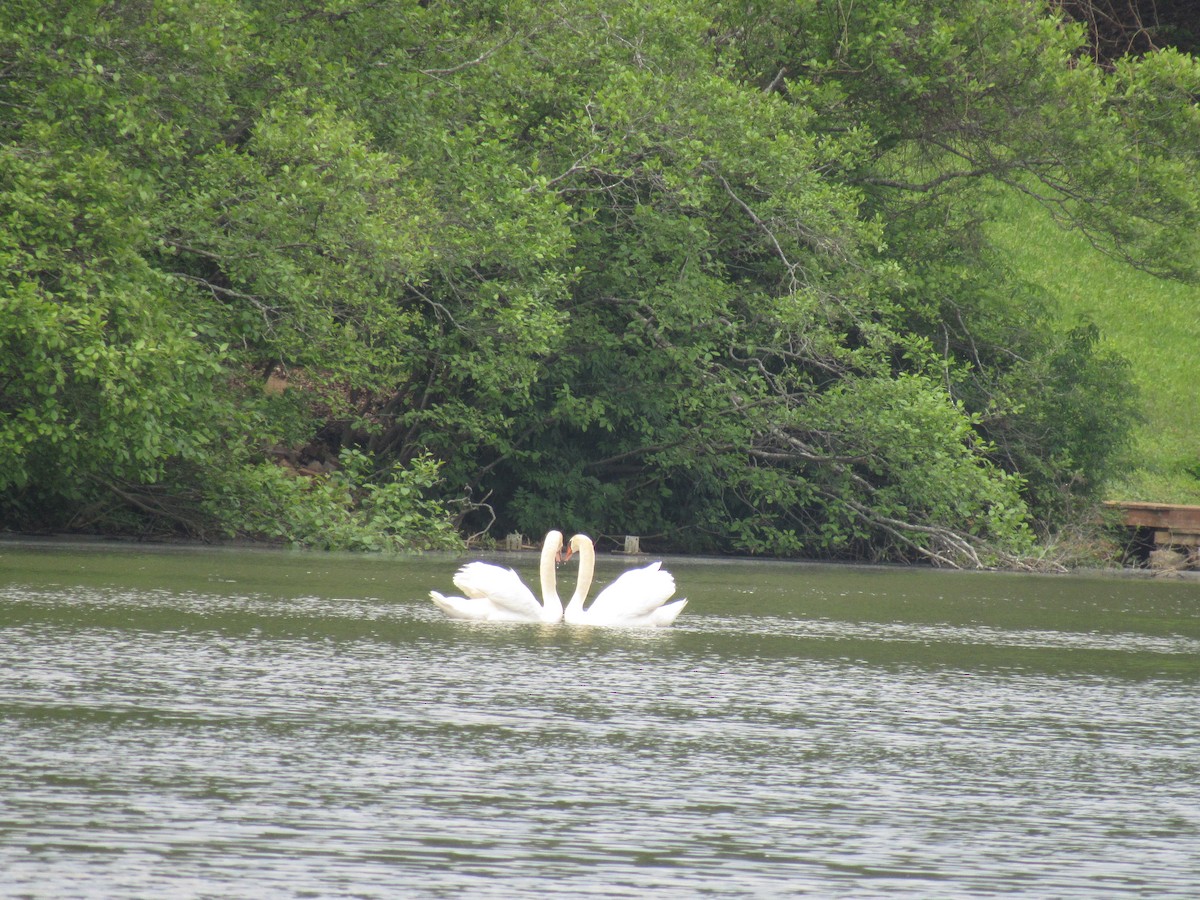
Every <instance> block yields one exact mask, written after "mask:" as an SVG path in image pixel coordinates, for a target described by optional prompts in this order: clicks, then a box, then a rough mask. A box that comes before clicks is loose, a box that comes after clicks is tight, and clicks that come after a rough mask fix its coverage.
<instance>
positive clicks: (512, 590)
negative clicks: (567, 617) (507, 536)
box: [429, 531, 563, 623]
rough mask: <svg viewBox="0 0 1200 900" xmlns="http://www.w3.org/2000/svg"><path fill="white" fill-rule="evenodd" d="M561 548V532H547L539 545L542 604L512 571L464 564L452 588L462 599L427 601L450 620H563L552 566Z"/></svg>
mask: <svg viewBox="0 0 1200 900" xmlns="http://www.w3.org/2000/svg"><path fill="white" fill-rule="evenodd" d="M562 546H563V536H562V532H561V531H550V532H548V533H547V534H546V539H545V541H543V543H542V559H541V567H540V570H539V572H540V575H541V582H542V597H543V598H544V602H543V603H538V599H537V597H535V596H534V595H533V591H531V590H530V589H529V588H528V587H526V586H525V582H523V581H522V580H521V576H520V575H518V574H517V573H516V572H515V571H514V570H512V569H506V568H504V567H503V566H495V565H492V564H491V563H485V562H473V563H467V564H466V565H465V566H463V567H462V568H461V569H459V570H458V571H457V572H456V573H455V574H454V586H455V587H457V588H458V589H459V590H460V591H462V592H463V593H464V594H466V596H465V597H447V596H445V595H443V594H440V593H438V592H437V591H430V592H429V597H430V599H431V600H433V602H434V603H435V604H436V605H437V607H438V608H439V609H440V610H441V611H442V612H444V613H445V614H446V615H447V616H449V617H450V618H451V619H471V620H473V621H477V622H546V623H553V622H559V621H561V620H562V616H563V605H562V600H560V599H559V597H558V585H557V584H556V582H555V577H554V564H555V563H556V562H557V561H558V560H559V559H560V557H561V552H562Z"/></svg>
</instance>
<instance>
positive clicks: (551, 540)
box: [539, 531, 563, 622]
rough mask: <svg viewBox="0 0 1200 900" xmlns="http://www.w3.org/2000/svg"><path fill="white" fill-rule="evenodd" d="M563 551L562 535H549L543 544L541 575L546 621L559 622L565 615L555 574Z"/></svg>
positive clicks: (543, 609)
mask: <svg viewBox="0 0 1200 900" xmlns="http://www.w3.org/2000/svg"><path fill="white" fill-rule="evenodd" d="M556 538H557V539H556ZM561 549H562V535H561V534H560V533H559V532H556V531H552V532H550V533H549V534H547V535H546V540H545V542H544V543H543V544H542V563H541V568H540V569H539V574H540V576H541V580H542V613H543V615H544V616H545V618H546V620H547V621H551V622H557V621H558V620H559V619H561V618H562V615H563V605H562V600H561V599H559V596H558V579H557V577H556V576H555V573H554V560H555V557H557V556H558V551H559V550H561Z"/></svg>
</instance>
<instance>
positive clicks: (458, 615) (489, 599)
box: [429, 531, 687, 628]
mask: <svg viewBox="0 0 1200 900" xmlns="http://www.w3.org/2000/svg"><path fill="white" fill-rule="evenodd" d="M562 548H563V536H562V532H560V531H551V532H550V533H548V534H547V535H546V540H545V541H544V542H543V543H542V557H541V565H540V568H539V575H540V579H541V586H542V597H543V598H544V602H542V603H539V602H538V599H537V597H535V596H534V594H533V591H531V590H530V589H529V588H528V587H526V585H525V583H524V582H523V581H521V577H520V576H519V575H518V574H517V573H516V572H515V571H513V570H512V569H505V568H504V567H503V566H495V565H492V564H491V563H484V562H473V563H468V564H467V565H465V566H463V567H462V568H461V569H459V570H458V572H456V573H455V575H454V584H455V586H456V587H457V588H458V589H459V590H460V591H462V592H463V593H464V594H465V595H466V596H465V597H446V596H444V595H442V594H439V593H438V592H437V591H430V592H429V596H430V598H431V599H432V600H433V602H434V603H435V604H436V605H437V606H438V608H439V609H441V610H442V612H444V613H445V614H446V615H447V616H449V617H450V618H452V619H471V620H474V621H480V622H545V623H554V622H558V621H565V622H567V623H568V624H570V625H600V626H609V627H635V626H641V627H651V628H665V627H666V626H668V625H670V624H671V623H672V622H674V621H675V619H676V617H677V616H678V615H679V614H680V613H681V612H683V608H684V606H686V605H687V600H686V599H683V600H676V601H674V602H672V603H668V602H667V601H668V600H670V599H671V595H672V594H674V593H675V579H674V578H673V577H672V576H671V573H670V572H666V571H663V570H662V569H661V568H660V566H661V565H662V564H661V563H657V562H656V563H651V564H650V565H648V566H643V567H642V568H640V569H630V570H629V571H628V572H625V573H624V574H622V575H621V576H620V577H619V578H618V579H617V580H616V581H614V582H613V583H612V584H610V585H609V586H608V587H606V588H605V589H604V590H602V591H601V592H600V593H599V594H597V595H596V599H595V600H593V601H592V605H591V606H590V607H588V608H587V609H584V608H583V604H584V601H585V600H586V599H587V594H588V590H589V589H590V588H591V586H592V575H593V573H594V572H595V569H596V549H595V546H594V545H593V544H592V539H591V538H589V537H588V536H587V535H585V534H577V535H575V536H574V537H573V538H571V542H570V544H569V545H568V547H567V553H566V557H565V559H570V558H571V556H572V554H574V553H578V554H579V583H578V584H577V585H576V587H575V593H574V594H573V595H572V596H571V601H570V603H568V604H567V608H566V610H565V611H564V610H563V605H562V600H560V599H559V596H558V583H557V579H556V578H555V574H554V564H555V563H556V562H559V561H560V560H562V559H564V557H563V554H562Z"/></svg>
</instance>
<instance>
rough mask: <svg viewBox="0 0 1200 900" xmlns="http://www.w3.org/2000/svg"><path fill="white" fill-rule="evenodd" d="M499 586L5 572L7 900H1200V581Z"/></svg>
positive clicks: (8, 558)
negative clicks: (619, 609) (667, 612)
mask: <svg viewBox="0 0 1200 900" xmlns="http://www.w3.org/2000/svg"><path fill="white" fill-rule="evenodd" d="M471 558H476V557H462V558H458V557H453V556H449V555H440V554H434V555H424V556H413V557H382V556H349V555H333V554H312V553H298V552H286V551H274V550H256V549H210V548H194V547H188V548H159V549H147V548H145V547H131V546H128V545H122V544H111V545H110V544H102V543H97V544H73V543H57V542H36V541H9V542H7V543H0V760H2V765H0V896H5V897H53V898H66V897H104V898H134V897H137V898H145V897H153V896H170V897H234V896H241V897H255V898H270V897H380V898H384V897H386V898H395V897H447V898H451V897H453V898H458V897H489V898H490V897H494V898H511V897H527V896H534V895H535V894H538V895H540V894H545V893H547V892H549V893H550V894H551V895H558V896H564V897H645V896H647V895H654V896H664V897H673V896H680V897H753V898H762V897H791V896H797V895H805V894H807V895H811V896H820V897H838V896H844V897H855V898H860V897H896V896H910V897H920V898H937V897H947V898H949V897H955V898H958V897H970V896H979V897H983V896H987V897H994V896H997V895H1006V894H1007V895H1016V896H1022V895H1024V896H1036V897H1080V898H1083V897H1087V898H1094V897H1154V898H1164V897H1179V898H1184V897H1187V898H1193V897H1196V896H1200V582H1197V581H1195V580H1184V579H1179V580H1154V579H1144V578H1134V577H1128V576H1121V575H1115V574H1096V575H1092V574H1082V575H1071V576H1033V575H1014V574H999V573H960V572H946V571H930V570H920V569H902V568H885V567H877V568H876V567H847V566H831V565H815V564H805V563H780V562H759V561H720V560H703V559H680V558H672V559H668V560H667V561H666V562H665V567H666V568H668V569H670V570H671V571H672V572H673V573H674V575H675V577H676V581H677V582H678V585H679V588H680V594H681V595H683V596H687V597H688V598H689V600H690V602H689V605H688V608H687V609H686V611H685V612H684V613H683V615H682V616H681V617H680V619H679V620H678V622H677V623H676V625H675V626H674V627H673V628H670V629H663V630H653V631H639V630H607V629H587V628H579V627H572V626H566V625H556V626H546V625H521V624H513V625H486V624H475V623H463V622H452V621H449V620H447V619H445V618H444V617H443V615H442V614H441V613H440V612H439V611H438V610H437V609H436V608H435V607H434V606H433V605H432V604H431V603H430V602H429V600H428V599H427V595H428V591H429V590H430V589H431V588H433V589H437V590H441V591H449V590H451V589H452V585H451V582H450V576H451V575H452V573H453V572H454V570H455V569H456V568H457V567H458V566H459V565H460V564H461V563H462V562H465V561H467V560H469V559H471ZM478 558H486V559H489V560H492V561H499V562H503V563H505V564H506V565H513V566H514V567H516V568H517V569H518V571H520V572H521V574H522V575H523V576H524V577H525V579H526V581H527V582H528V583H530V584H531V585H536V579H537V556H536V553H520V554H504V553H494V554H485V555H483V556H481V557H478ZM649 559H650V558H647V559H646V560H645V561H648V560H649ZM632 564H633V562H632V561H630V560H628V559H623V558H619V557H605V556H601V558H600V560H599V563H598V566H597V582H598V583H604V582H606V581H608V580H611V579H612V578H613V577H614V576H615V575H616V574H618V573H619V572H620V571H621V570H622V569H623V568H625V567H627V566H629V565H632ZM638 564H641V562H640V561H639V563H638ZM559 578H560V590H561V592H562V593H563V595H564V596H566V595H568V594H569V593H570V589H571V588H572V587H573V585H574V578H575V565H574V563H573V562H572V563H570V564H568V565H566V566H563V567H562V568H561V569H560V575H559Z"/></svg>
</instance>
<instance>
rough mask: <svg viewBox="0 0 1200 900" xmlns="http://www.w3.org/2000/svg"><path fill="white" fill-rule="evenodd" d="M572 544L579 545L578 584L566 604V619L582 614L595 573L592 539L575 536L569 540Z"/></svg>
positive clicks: (584, 535) (594, 551) (583, 535)
mask: <svg viewBox="0 0 1200 900" xmlns="http://www.w3.org/2000/svg"><path fill="white" fill-rule="evenodd" d="M571 543H572V544H578V545H579V582H578V583H577V584H576V585H575V593H574V594H572V595H571V602H570V603H568V604H567V611H566V615H567V616H568V617H572V616H579V615H582V614H583V603H584V601H585V600H586V599H587V593H588V589H589V588H591V586H592V574H593V573H594V572H595V571H596V549H595V547H594V546H593V544H592V539H591V538H589V537H588V536H587V535H586V534H577V535H575V537H573V538H571Z"/></svg>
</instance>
